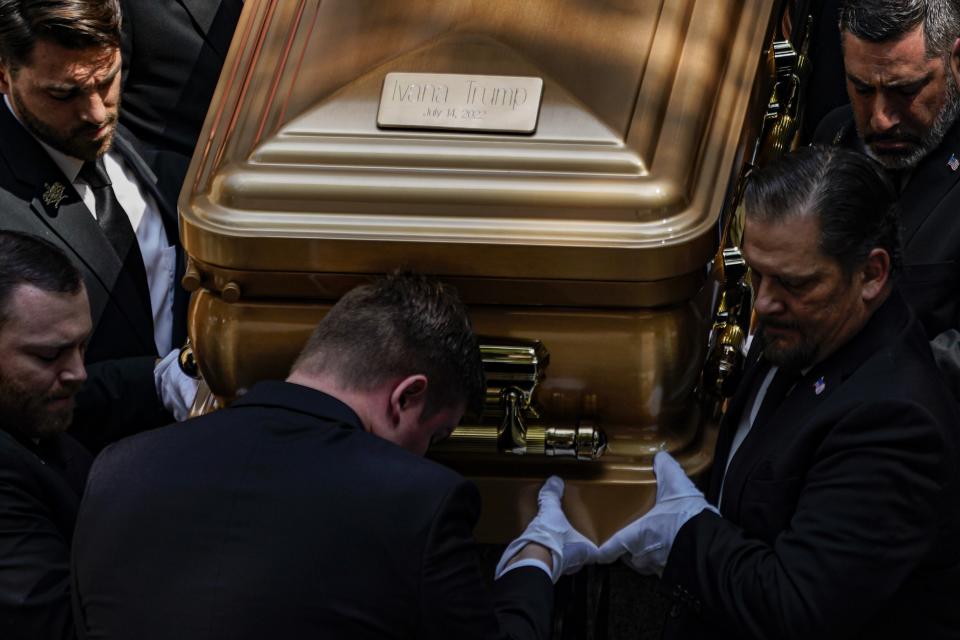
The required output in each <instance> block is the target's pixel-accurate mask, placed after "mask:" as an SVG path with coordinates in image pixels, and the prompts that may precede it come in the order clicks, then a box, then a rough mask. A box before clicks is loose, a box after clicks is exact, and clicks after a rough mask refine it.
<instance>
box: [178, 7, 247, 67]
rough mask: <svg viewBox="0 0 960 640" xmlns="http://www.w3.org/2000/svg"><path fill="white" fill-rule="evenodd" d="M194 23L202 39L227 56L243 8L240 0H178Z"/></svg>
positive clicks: (223, 55)
mask: <svg viewBox="0 0 960 640" xmlns="http://www.w3.org/2000/svg"><path fill="white" fill-rule="evenodd" d="M178 1H179V2H180V4H182V5H183V8H184V9H186V10H187V13H189V14H190V17H191V18H192V19H193V21H194V22H195V23H196V25H197V28H198V30H199V31H200V33H201V35H202V36H203V39H204V40H205V41H206V42H207V44H209V45H210V46H211V47H212V48H213V50H214V51H216V52H217V53H219V54H220V56H221V57H223V58H225V57H226V56H227V51H228V50H229V49H230V41H231V39H232V38H233V30H234V27H236V24H237V19H238V18H239V16H240V12H241V10H242V9H243V2H242V1H241V0H219V1H217V0H178Z"/></svg>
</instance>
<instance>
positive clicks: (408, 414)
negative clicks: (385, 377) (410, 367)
mask: <svg viewBox="0 0 960 640" xmlns="http://www.w3.org/2000/svg"><path fill="white" fill-rule="evenodd" d="M426 401H427V376H425V375H423V374H422V373H417V374H414V375H410V376H407V377H406V378H404V379H403V380H401V381H399V382H398V383H397V384H396V385H394V387H393V390H392V391H391V392H390V418H391V420H392V421H393V427H394V428H395V429H396V428H407V427H409V426H410V425H418V424H419V423H420V415H421V414H422V413H423V409H424V406H425V405H426Z"/></svg>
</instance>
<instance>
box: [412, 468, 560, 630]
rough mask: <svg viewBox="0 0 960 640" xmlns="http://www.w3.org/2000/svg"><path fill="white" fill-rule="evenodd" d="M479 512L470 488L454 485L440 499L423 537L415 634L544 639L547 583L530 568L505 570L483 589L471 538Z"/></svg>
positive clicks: (549, 607) (549, 609)
mask: <svg viewBox="0 0 960 640" xmlns="http://www.w3.org/2000/svg"><path fill="white" fill-rule="evenodd" d="M479 514H480V496H479V494H478V493H477V490H476V487H474V486H473V485H472V484H469V483H467V482H460V483H458V484H457V485H456V486H455V487H454V488H453V490H452V491H451V492H450V493H449V494H448V495H447V496H446V498H445V499H444V500H443V502H442V504H441V506H440V508H439V509H438V512H437V514H436V517H435V519H434V522H433V526H432V528H431V530H430V533H429V535H428V538H427V542H426V547H425V550H424V560H423V569H422V574H421V575H422V578H421V598H420V602H421V603H422V607H423V610H422V611H421V616H420V617H421V620H422V624H421V629H420V633H419V634H418V638H430V639H437V640H440V639H444V640H446V639H449V638H458V640H467V639H474V638H475V639H477V640H479V639H480V638H483V639H485V640H486V639H491V638H511V639H515V640H520V639H531V640H533V639H536V638H548V637H549V635H550V620H551V617H552V614H553V584H552V583H551V581H550V578H548V577H547V575H546V574H545V573H544V572H543V571H541V570H539V569H536V568H533V567H526V568H521V569H517V570H515V571H511V572H510V573H508V574H507V575H506V576H504V577H503V578H502V579H500V580H498V581H497V583H496V586H495V588H494V594H493V595H492V596H491V594H490V593H489V592H488V591H487V588H486V585H485V583H484V580H483V577H482V576H481V573H480V565H479V562H478V558H477V553H476V543H475V542H474V540H473V527H474V525H475V524H476V522H477V519H478V517H479Z"/></svg>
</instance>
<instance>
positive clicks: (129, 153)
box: [113, 127, 180, 245]
mask: <svg viewBox="0 0 960 640" xmlns="http://www.w3.org/2000/svg"><path fill="white" fill-rule="evenodd" d="M133 139H134V138H133V136H132V135H131V134H130V133H129V132H128V131H127V130H126V128H124V127H118V128H117V135H116V136H115V137H114V139H113V146H114V149H116V150H117V151H118V152H119V153H120V155H121V156H122V157H123V160H124V162H126V163H127V165H129V166H130V168H132V169H133V172H134V173H135V174H137V180H138V182H139V184H140V186H141V187H143V188H146V190H147V192H149V194H150V195H151V196H152V197H153V199H154V201H155V202H156V203H157V206H158V207H159V208H160V216H161V217H162V218H163V228H164V231H165V232H166V234H167V242H169V243H170V244H171V245H177V244H179V242H178V239H179V237H180V228H179V220H178V217H177V203H176V201H173V202H171V201H170V199H169V198H168V197H167V195H166V194H164V193H162V192H161V191H160V189H158V188H157V176H156V174H154V173H153V171H152V170H151V169H150V167H149V166H147V163H146V162H144V160H143V158H142V157H141V155H140V153H139V152H138V151H137V149H136V148H135V147H134V145H133V143H132V142H131V140H133Z"/></svg>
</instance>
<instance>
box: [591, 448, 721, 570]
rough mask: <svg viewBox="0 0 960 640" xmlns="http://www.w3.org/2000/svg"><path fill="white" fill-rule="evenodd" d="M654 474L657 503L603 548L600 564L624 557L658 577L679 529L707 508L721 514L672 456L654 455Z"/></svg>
mask: <svg viewBox="0 0 960 640" xmlns="http://www.w3.org/2000/svg"><path fill="white" fill-rule="evenodd" d="M653 473H654V475H656V476H657V503H656V504H655V505H654V506H653V509H651V510H650V511H648V512H647V514H646V515H644V516H641V517H640V518H637V519H636V520H634V521H633V522H631V523H630V524H628V525H627V526H625V527H624V528H623V529H620V531H617V532H616V533H615V534H613V536H612V537H611V538H610V539H609V540H607V541H606V542H604V543H603V544H602V545H600V549H599V551H598V552H597V562H602V563H607V562H613V561H614V560H616V559H617V558H619V557H621V556H623V561H624V562H626V563H627V564H628V565H630V566H631V567H632V568H633V569H634V570H635V571H636V572H637V573H640V574H643V575H649V574H651V573H655V574H657V575H658V576H659V575H661V574H662V573H663V568H664V567H665V566H666V565H667V558H668V557H669V555H670V548H671V547H672V546H673V540H674V538H676V537H677V532H679V531H680V527H682V526H683V525H684V523H686V521H687V520H689V519H690V518H692V517H693V516H695V515H697V514H698V513H700V512H701V511H703V510H704V509H709V510H710V511H713V512H714V513H716V514H719V513H720V512H719V511H717V509H716V508H715V507H713V506H712V505H711V504H709V503H708V502H707V501H706V499H705V498H704V497H703V494H702V493H700V490H699V489H697V488H696V487H695V486H693V483H692V482H691V481H690V478H688V477H687V474H686V473H684V472H683V468H682V467H681V466H680V465H679V464H677V461H676V460H674V459H673V458H672V457H671V456H670V454H669V453H667V452H665V451H661V452H659V453H658V454H657V455H656V456H654V458H653Z"/></svg>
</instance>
